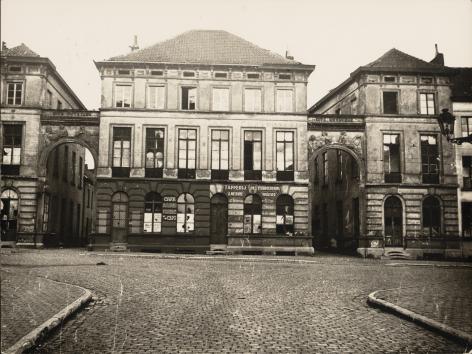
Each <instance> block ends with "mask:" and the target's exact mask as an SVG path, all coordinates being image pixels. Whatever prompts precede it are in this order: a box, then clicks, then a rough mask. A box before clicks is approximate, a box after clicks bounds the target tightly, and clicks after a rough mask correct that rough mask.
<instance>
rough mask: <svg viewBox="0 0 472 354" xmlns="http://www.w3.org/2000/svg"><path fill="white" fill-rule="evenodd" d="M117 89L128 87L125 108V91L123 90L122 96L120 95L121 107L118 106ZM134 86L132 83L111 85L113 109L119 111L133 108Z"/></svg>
mask: <svg viewBox="0 0 472 354" xmlns="http://www.w3.org/2000/svg"><path fill="white" fill-rule="evenodd" d="M118 87H129V106H128V107H125V106H124V105H125V102H126V101H125V91H124V90H123V95H122V97H121V98H122V102H123V105H122V106H118V97H117V94H118ZM133 98H134V85H133V83H130V82H115V83H114V84H113V108H119V109H130V108H133V107H134V100H133Z"/></svg>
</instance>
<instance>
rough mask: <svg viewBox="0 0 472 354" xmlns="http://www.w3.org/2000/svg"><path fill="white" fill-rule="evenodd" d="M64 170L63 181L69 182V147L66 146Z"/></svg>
mask: <svg viewBox="0 0 472 354" xmlns="http://www.w3.org/2000/svg"><path fill="white" fill-rule="evenodd" d="M63 161H64V169H63V170H62V180H63V181H64V182H67V181H68V180H69V147H68V146H67V145H65V146H64V160H63Z"/></svg>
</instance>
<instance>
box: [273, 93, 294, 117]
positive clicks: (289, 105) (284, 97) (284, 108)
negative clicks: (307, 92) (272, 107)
mask: <svg viewBox="0 0 472 354" xmlns="http://www.w3.org/2000/svg"><path fill="white" fill-rule="evenodd" d="M276 102H277V107H276V112H293V90H292V89H277V96H276Z"/></svg>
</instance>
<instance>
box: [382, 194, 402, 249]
mask: <svg viewBox="0 0 472 354" xmlns="http://www.w3.org/2000/svg"><path fill="white" fill-rule="evenodd" d="M384 208H385V210H384V215H385V220H384V222H385V247H402V246H403V208H402V202H401V201H400V199H398V198H397V197H394V196H391V197H388V198H387V199H386V200H385V205H384Z"/></svg>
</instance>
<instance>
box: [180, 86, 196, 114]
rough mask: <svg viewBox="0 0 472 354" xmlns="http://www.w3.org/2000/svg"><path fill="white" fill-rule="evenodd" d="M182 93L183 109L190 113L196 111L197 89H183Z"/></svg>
mask: <svg viewBox="0 0 472 354" xmlns="http://www.w3.org/2000/svg"><path fill="white" fill-rule="evenodd" d="M181 93H182V95H181V100H182V102H181V103H182V105H181V108H182V109H184V110H188V111H194V110H195V109H196V107H197V88H196V87H182V90H181Z"/></svg>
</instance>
